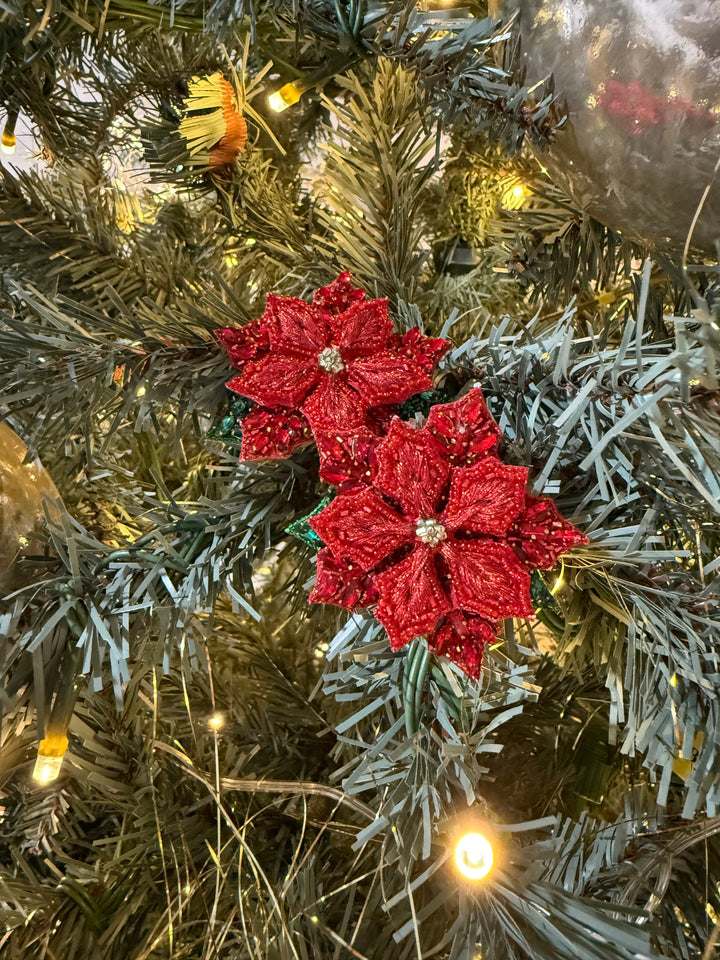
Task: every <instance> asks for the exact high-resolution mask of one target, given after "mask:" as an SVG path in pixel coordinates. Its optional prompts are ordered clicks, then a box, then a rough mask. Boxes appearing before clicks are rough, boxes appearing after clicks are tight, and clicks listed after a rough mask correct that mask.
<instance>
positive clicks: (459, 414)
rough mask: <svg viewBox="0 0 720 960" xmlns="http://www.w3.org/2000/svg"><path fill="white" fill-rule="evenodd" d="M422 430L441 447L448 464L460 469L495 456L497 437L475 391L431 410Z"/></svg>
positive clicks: (479, 395)
mask: <svg viewBox="0 0 720 960" xmlns="http://www.w3.org/2000/svg"><path fill="white" fill-rule="evenodd" d="M426 429H427V431H428V432H429V433H430V434H432V436H433V437H435V439H436V440H438V441H439V442H440V444H442V446H443V447H444V449H445V452H446V454H447V456H448V459H449V461H450V463H453V464H457V465H462V466H470V465H471V464H473V463H475V461H476V460H479V459H480V458H481V457H484V456H485V455H486V454H488V453H495V452H496V451H497V446H498V442H499V440H500V436H501V433H500V427H499V426H498V425H497V423H495V421H494V420H493V418H492V417H491V415H490V411H489V410H488V408H487V404H486V403H485V397H483V395H482V393H481V391H480V389H479V387H473V389H472V390H470V391H469V392H468V393H466V394H465V396H464V397H462V398H461V399H460V400H453V402H452V403H438V404H436V405H435V406H434V407H432V408H431V410H430V413H429V414H428V418H427V424H426Z"/></svg>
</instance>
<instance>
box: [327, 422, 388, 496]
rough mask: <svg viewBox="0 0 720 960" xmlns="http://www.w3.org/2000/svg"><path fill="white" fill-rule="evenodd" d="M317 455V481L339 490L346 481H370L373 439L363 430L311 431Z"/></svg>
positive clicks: (375, 437)
mask: <svg viewBox="0 0 720 960" xmlns="http://www.w3.org/2000/svg"><path fill="white" fill-rule="evenodd" d="M314 436H315V443H316V444H317V448H318V453H319V454H320V479H321V480H323V481H324V482H325V483H331V484H332V485H333V486H334V487H341V486H342V485H343V484H346V483H348V482H350V481H354V482H357V483H360V482H362V483H363V484H367V483H369V482H370V454H371V450H372V448H373V446H374V445H375V444H376V443H377V440H378V438H377V436H376V435H375V434H374V433H373V432H372V431H371V430H369V429H368V428H367V427H355V428H353V429H352V430H336V431H323V430H315V431H314Z"/></svg>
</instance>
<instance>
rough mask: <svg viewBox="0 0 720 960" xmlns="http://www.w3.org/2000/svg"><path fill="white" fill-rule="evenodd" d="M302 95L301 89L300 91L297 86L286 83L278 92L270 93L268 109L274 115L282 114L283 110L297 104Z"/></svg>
mask: <svg viewBox="0 0 720 960" xmlns="http://www.w3.org/2000/svg"><path fill="white" fill-rule="evenodd" d="M302 93H303V91H302V89H300V88H299V87H298V85H297V84H295V83H286V84H285V86H284V87H280V89H279V90H276V91H275V93H271V94H270V96H269V97H268V103H269V104H270V109H271V110H274V111H275V113H282V112H283V110H287V108H288V107H291V106H292V105H293V104H294V103H297V102H298V100H299V99H300V97H301V96H302Z"/></svg>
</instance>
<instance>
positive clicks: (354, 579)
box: [310, 547, 377, 610]
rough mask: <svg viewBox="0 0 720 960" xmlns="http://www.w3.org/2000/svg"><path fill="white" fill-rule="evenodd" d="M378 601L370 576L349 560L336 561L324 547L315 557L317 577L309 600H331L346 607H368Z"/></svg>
mask: <svg viewBox="0 0 720 960" xmlns="http://www.w3.org/2000/svg"><path fill="white" fill-rule="evenodd" d="M376 600H377V591H376V590H375V588H374V586H373V585H372V584H371V583H370V578H369V577H368V576H367V575H366V574H365V573H363V571H362V570H361V569H360V568H359V567H358V566H357V565H356V564H354V563H353V562H352V560H338V558H337V557H335V556H334V555H333V553H332V551H331V550H329V549H328V548H327V547H323V548H322V549H321V550H320V552H319V553H318V556H317V577H316V579H315V586H314V587H313V589H312V592H311V594H310V603H332V604H334V605H335V606H336V607H345V609H346V610H356V609H357V608H358V607H368V606H370V605H371V604H373V603H375V601H376Z"/></svg>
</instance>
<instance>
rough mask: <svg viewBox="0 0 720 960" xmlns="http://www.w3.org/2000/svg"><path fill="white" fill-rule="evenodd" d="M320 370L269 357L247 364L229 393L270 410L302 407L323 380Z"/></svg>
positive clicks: (291, 360)
mask: <svg viewBox="0 0 720 960" xmlns="http://www.w3.org/2000/svg"><path fill="white" fill-rule="evenodd" d="M320 372H321V371H320V368H319V367H318V366H317V365H315V366H314V367H308V366H307V365H306V364H305V363H304V362H303V361H302V360H297V359H295V358H294V357H283V356H280V355H278V354H276V353H269V354H266V355H265V356H264V357H260V358H259V359H258V360H250V361H249V362H248V363H246V364H245V367H244V369H243V372H242V373H241V374H240V376H239V377H233V379H232V380H230V381H229V382H228V384H227V386H228V389H229V390H234V391H235V393H241V394H242V395H243V396H244V397H249V398H250V399H251V400H255V401H256V402H257V403H262V404H263V406H266V407H291V408H294V407H299V406H300V405H301V404H302V402H303V400H304V399H305V397H306V396H307V394H308V392H309V391H310V390H311V389H312V388H313V387H314V386H315V384H316V383H317V381H318V380H319V379H320Z"/></svg>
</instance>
